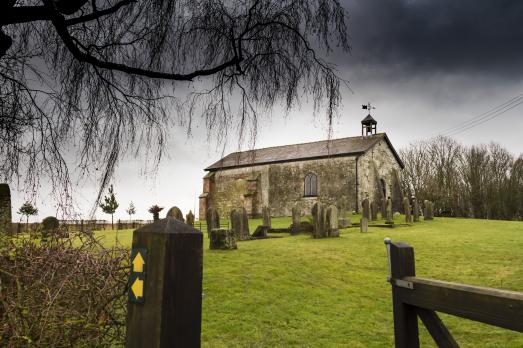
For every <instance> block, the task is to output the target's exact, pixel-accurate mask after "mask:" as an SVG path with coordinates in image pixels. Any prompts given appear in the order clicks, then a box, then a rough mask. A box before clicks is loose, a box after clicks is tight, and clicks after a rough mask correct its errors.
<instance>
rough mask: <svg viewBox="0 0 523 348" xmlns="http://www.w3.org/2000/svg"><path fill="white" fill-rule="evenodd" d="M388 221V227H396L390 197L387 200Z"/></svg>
mask: <svg viewBox="0 0 523 348" xmlns="http://www.w3.org/2000/svg"><path fill="white" fill-rule="evenodd" d="M386 216H387V219H386V220H385V223H386V224H387V225H394V216H393V215H392V199H391V198H390V197H389V198H387V215H386Z"/></svg>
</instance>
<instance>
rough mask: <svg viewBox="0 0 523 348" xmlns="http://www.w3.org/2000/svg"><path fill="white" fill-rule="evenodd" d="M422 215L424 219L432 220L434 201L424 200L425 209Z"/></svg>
mask: <svg viewBox="0 0 523 348" xmlns="http://www.w3.org/2000/svg"><path fill="white" fill-rule="evenodd" d="M423 216H424V217H425V220H434V203H433V202H431V201H428V200H425V209H424V211H423Z"/></svg>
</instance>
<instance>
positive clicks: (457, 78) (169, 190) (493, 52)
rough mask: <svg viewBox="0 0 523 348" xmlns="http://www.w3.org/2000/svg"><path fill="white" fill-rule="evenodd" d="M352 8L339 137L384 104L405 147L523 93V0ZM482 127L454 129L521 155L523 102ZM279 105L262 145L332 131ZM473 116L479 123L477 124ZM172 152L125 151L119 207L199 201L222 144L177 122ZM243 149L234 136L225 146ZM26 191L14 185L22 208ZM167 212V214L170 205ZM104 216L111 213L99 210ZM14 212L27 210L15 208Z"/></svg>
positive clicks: (82, 196)
mask: <svg viewBox="0 0 523 348" xmlns="http://www.w3.org/2000/svg"><path fill="white" fill-rule="evenodd" d="M342 3H343V4H344V6H345V7H346V9H347V11H348V13H349V16H350V18H349V32H350V36H351V46H352V52H351V54H343V55H341V54H334V55H331V56H330V57H327V58H328V59H330V60H331V61H334V62H335V63H336V64H337V65H338V69H339V72H340V74H341V75H342V76H343V77H344V78H346V79H347V80H349V81H350V88H351V90H349V89H345V90H344V91H343V106H342V108H341V114H340V117H339V118H338V119H336V121H335V128H334V134H333V136H334V137H336V138H338V137H347V136H355V135H359V134H360V121H361V119H363V118H364V117H365V116H366V113H365V112H363V110H361V105H362V104H366V103H367V102H371V103H372V104H373V105H375V106H376V110H374V111H373V116H374V117H375V119H376V120H377V121H378V131H380V132H387V134H388V135H389V137H390V139H391V141H392V143H393V144H394V146H395V147H396V148H397V149H399V148H401V147H403V146H405V145H407V144H409V143H410V142H412V141H415V140H417V139H424V138H427V137H430V136H433V135H437V134H442V133H444V131H446V130H447V129H449V128H452V127H456V126H459V125H460V123H462V122H465V121H467V120H469V119H471V118H473V117H476V116H478V115H481V114H483V113H484V112H486V111H488V110H490V109H492V108H494V107H496V106H498V105H501V104H503V103H504V102H506V101H508V100H510V99H511V98H514V97H516V96H518V95H521V94H522V93H523V25H522V23H523V1H519V0H499V1H498V0H497V1H492V0H461V1H455V0H343V1H342ZM510 106H514V108H513V109H511V110H509V111H507V112H506V113H503V114H502V115H499V116H498V117H495V118H493V119H491V120H489V121H486V122H484V123H482V124H480V125H477V126H475V127H471V128H470V129H467V128H468V127H462V128H460V129H458V131H459V130H466V131H463V132H455V133H457V134H455V135H454V138H455V139H457V140H458V141H460V142H462V143H464V144H479V143H489V142H492V141H493V142H497V143H500V144H501V145H503V146H505V147H506V148H507V149H509V150H510V151H511V152H512V153H514V154H520V153H521V152H523V139H522V138H523V137H522V134H523V117H522V115H523V105H521V106H515V104H510ZM280 115H281V113H280V112H279V111H278V110H277V109H276V110H274V114H273V116H272V118H271V119H270V120H267V121H265V122H263V124H261V125H260V127H259V132H258V134H257V145H256V146H257V147H266V146H274V145H284V144H294V143H301V142H308V141H316V140H321V139H325V138H326V137H327V124H326V122H325V121H324V119H323V118H321V115H320V116H318V117H317V118H316V119H314V118H313V117H312V112H311V108H310V106H308V105H303V106H302V107H301V108H300V109H296V110H294V111H293V112H292V113H291V114H290V115H289V117H287V118H285V119H284V118H282V117H281V116H280ZM471 125H472V124H471ZM168 146H169V157H168V158H165V159H164V161H163V162H162V163H161V165H160V168H159V172H158V175H157V176H156V177H145V176H143V175H142V174H141V168H142V166H141V163H140V162H139V161H137V160H134V159H127V160H126V161H125V162H124V163H122V164H121V165H120V167H119V169H118V170H117V174H116V178H115V180H114V186H115V192H116V195H117V199H118V201H119V202H120V208H119V210H118V211H117V213H116V215H115V218H122V219H125V218H128V217H127V216H126V215H125V208H126V207H127V206H128V204H129V202H130V201H131V200H132V201H133V202H134V204H135V205H136V207H137V215H136V218H143V219H150V218H151V216H150V214H149V213H148V212H147V208H148V207H149V206H151V205H153V204H159V205H160V206H164V207H165V210H164V212H162V213H165V212H166V211H167V209H168V208H169V207H171V206H173V205H177V206H179V207H180V208H181V209H182V211H183V212H184V214H185V213H187V212H188V210H189V209H192V210H193V211H194V209H196V210H197V208H198V195H199V194H200V193H201V190H202V177H203V176H204V175H205V173H204V171H203V168H205V167H206V166H208V165H210V164H212V163H213V162H215V161H216V160H218V159H219V158H220V157H221V155H222V148H221V147H220V148H216V146H215V144H209V143H207V142H206V134H205V131H204V126H203V125H201V126H200V128H196V129H195V130H194V131H193V135H192V137H190V138H188V137H187V136H186V135H185V130H184V129H174V130H173V132H172V137H171V140H170V142H169V145H168ZM236 149H237V143H236V142H235V141H234V139H231V141H230V144H229V145H228V147H227V148H226V150H225V152H226V153H228V152H232V151H235V150H236ZM44 191H45V189H44V190H43V191H42V194H41V195H40V196H39V197H38V199H37V201H36V205H37V207H38V208H39V209H40V216H39V217H38V219H41V218H43V217H45V216H47V215H54V214H55V213H56V210H55V209H56V208H55V206H54V204H53V203H52V202H49V201H48V200H46V199H45V197H48V196H47V195H46V193H45V192H44ZM95 197H96V184H95V183H94V182H92V183H86V184H85V185H83V187H78V188H76V193H75V198H76V201H77V206H78V208H79V210H80V211H81V212H84V214H85V216H87V214H88V212H89V210H90V208H91V206H92V203H93V201H94V199H95ZM25 198H26V196H24V194H23V193H21V192H17V191H16V190H14V192H13V210H14V211H16V210H17V209H18V207H19V206H20V205H21V204H22V203H23V201H24V200H25ZM162 215H163V214H162ZM96 216H97V218H99V219H101V218H106V219H110V217H108V216H107V215H105V214H103V213H102V212H101V211H99V212H98V213H97V215H96ZM13 219H14V220H17V219H19V215H17V214H15V213H14V212H13Z"/></svg>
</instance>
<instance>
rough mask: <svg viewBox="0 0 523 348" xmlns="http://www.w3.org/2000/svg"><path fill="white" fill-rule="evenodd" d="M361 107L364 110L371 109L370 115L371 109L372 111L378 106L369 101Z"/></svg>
mask: <svg viewBox="0 0 523 348" xmlns="http://www.w3.org/2000/svg"><path fill="white" fill-rule="evenodd" d="M361 108H362V109H363V110H369V115H370V111H371V110H374V109H376V107H374V106H372V105H370V103H367V105H362V106H361Z"/></svg>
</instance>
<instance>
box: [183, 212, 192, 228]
mask: <svg viewBox="0 0 523 348" xmlns="http://www.w3.org/2000/svg"><path fill="white" fill-rule="evenodd" d="M185 223H186V224H187V225H189V226H192V227H194V214H193V213H192V210H189V213H188V214H187V215H186V216H185Z"/></svg>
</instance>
